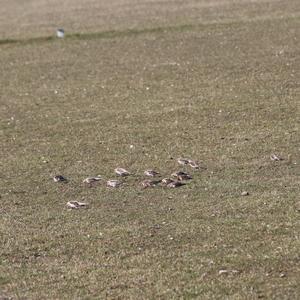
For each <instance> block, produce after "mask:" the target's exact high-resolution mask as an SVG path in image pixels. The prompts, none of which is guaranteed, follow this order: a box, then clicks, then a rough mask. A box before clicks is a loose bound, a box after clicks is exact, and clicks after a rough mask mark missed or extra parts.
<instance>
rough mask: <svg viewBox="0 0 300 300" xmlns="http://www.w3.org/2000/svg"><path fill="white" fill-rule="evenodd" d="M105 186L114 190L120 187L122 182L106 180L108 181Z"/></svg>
mask: <svg viewBox="0 0 300 300" xmlns="http://www.w3.org/2000/svg"><path fill="white" fill-rule="evenodd" d="M106 185H107V186H108V187H113V188H116V187H119V186H120V185H122V182H121V181H119V180H114V179H111V180H108V181H107V182H106Z"/></svg>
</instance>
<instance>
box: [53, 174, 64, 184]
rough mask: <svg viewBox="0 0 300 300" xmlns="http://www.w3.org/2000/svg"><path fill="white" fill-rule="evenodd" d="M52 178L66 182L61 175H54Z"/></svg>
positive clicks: (55, 180)
mask: <svg viewBox="0 0 300 300" xmlns="http://www.w3.org/2000/svg"><path fill="white" fill-rule="evenodd" d="M53 180H54V182H67V179H66V178H65V177H64V176H62V175H55V176H54V177H53Z"/></svg>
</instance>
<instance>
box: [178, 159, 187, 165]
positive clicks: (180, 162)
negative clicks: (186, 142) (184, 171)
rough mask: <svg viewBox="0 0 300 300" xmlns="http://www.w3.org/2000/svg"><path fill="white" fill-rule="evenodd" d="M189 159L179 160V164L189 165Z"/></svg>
mask: <svg viewBox="0 0 300 300" xmlns="http://www.w3.org/2000/svg"><path fill="white" fill-rule="evenodd" d="M189 161H190V160H189V159H187V158H178V159H177V162H178V163H179V164H180V165H188V164H189Z"/></svg>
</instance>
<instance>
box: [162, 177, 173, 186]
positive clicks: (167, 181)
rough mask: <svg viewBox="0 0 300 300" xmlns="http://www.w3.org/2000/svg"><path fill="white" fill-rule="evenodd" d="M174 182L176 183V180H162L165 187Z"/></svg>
mask: <svg viewBox="0 0 300 300" xmlns="http://www.w3.org/2000/svg"><path fill="white" fill-rule="evenodd" d="M172 182H174V180H173V179H171V178H163V179H162V180H161V183H162V184H163V185H168V184H170V183H172Z"/></svg>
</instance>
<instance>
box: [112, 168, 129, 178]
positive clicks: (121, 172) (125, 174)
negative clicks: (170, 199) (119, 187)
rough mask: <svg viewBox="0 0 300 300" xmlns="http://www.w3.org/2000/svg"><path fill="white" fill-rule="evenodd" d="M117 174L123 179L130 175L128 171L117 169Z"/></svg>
mask: <svg viewBox="0 0 300 300" xmlns="http://www.w3.org/2000/svg"><path fill="white" fill-rule="evenodd" d="M115 173H116V174H118V175H120V176H122V177H124V176H128V175H130V173H129V172H128V171H127V170H125V169H123V168H116V169H115Z"/></svg>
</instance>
